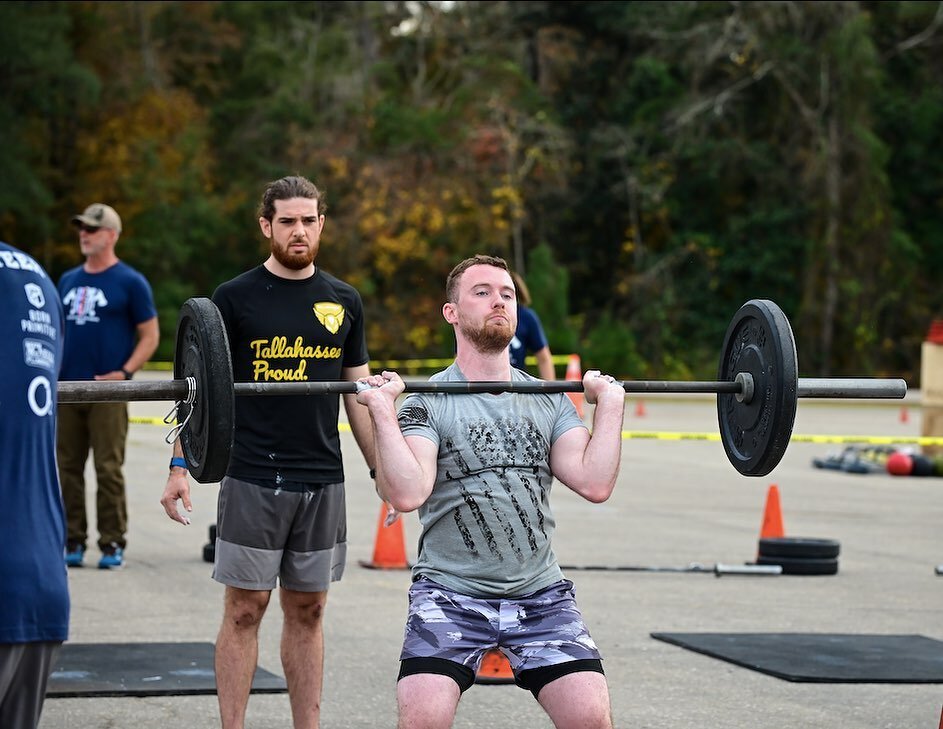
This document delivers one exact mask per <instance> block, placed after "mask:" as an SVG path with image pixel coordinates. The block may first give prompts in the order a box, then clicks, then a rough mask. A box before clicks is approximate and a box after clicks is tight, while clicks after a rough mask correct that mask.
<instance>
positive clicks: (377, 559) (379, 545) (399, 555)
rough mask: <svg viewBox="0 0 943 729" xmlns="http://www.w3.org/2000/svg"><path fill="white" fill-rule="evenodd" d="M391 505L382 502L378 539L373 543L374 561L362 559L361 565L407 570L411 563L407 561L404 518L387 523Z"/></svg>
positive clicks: (373, 567) (381, 568)
mask: <svg viewBox="0 0 943 729" xmlns="http://www.w3.org/2000/svg"><path fill="white" fill-rule="evenodd" d="M388 511H389V506H387V504H386V502H383V503H381V504H380V518H379V520H378V521H377V539H376V542H375V543H374V545H373V561H372V562H366V561H364V560H360V566H361V567H368V568H370V569H376V570H406V569H409V567H410V565H409V563H408V562H407V561H406V538H405V536H404V534H403V518H402V517H400V518H399V519H397V520H396V521H395V522H393V523H392V524H390V525H389V526H387V525H386V515H387V512H388Z"/></svg>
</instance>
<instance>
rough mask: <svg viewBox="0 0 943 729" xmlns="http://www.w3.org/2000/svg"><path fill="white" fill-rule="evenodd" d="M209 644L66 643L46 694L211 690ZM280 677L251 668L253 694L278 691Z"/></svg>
mask: <svg viewBox="0 0 943 729" xmlns="http://www.w3.org/2000/svg"><path fill="white" fill-rule="evenodd" d="M213 650H214V647H213V644H212V643H66V644H65V645H63V646H62V650H61V651H60V652H59V658H58V660H57V661H56V667H55V668H54V669H53V672H52V675H51V676H50V678H49V685H48V688H47V691H46V695H47V696H49V697H51V698H65V697H77V696H182V695H195V694H215V693H216V676H215V673H214V671H213ZM286 690H287V689H286V685H285V680H284V679H283V678H280V677H279V676H276V675H275V674H273V673H269V672H268V671H266V670H265V669H263V668H256V671H255V676H254V677H253V679H252V692H253V693H265V694H271V693H282V692H284V691H286Z"/></svg>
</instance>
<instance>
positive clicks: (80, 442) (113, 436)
mask: <svg viewBox="0 0 943 729" xmlns="http://www.w3.org/2000/svg"><path fill="white" fill-rule="evenodd" d="M58 423H59V424H58V431H57V443H56V455H57V457H58V460H59V481H60V483H61V485H62V501H63V503H64V505H65V513H66V523H67V524H68V535H67V539H68V541H69V542H70V543H77V544H81V545H83V546H84V545H85V540H86V538H87V536H88V519H87V518H86V514H85V462H86V461H87V460H88V451H89V449H90V448H91V450H92V458H93V461H94V464H95V478H96V480H97V481H98V492H97V495H96V499H95V506H96V512H97V513H96V522H97V525H98V546H99V548H104V547H106V546H108V545H109V544H111V543H112V542H114V543H115V544H117V545H118V546H119V547H121V548H122V549H124V547H125V532H126V531H127V530H128V505H127V499H126V496H125V490H124V474H123V473H122V471H121V469H122V466H124V452H125V444H126V442H127V439H128V404H127V403H125V402H93V403H67V404H63V405H60V406H59V412H58Z"/></svg>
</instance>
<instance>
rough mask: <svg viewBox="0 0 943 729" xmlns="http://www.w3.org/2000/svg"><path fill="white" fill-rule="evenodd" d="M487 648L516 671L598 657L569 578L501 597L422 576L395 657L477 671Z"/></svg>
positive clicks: (411, 595) (412, 592) (412, 593)
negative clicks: (447, 662) (470, 592)
mask: <svg viewBox="0 0 943 729" xmlns="http://www.w3.org/2000/svg"><path fill="white" fill-rule="evenodd" d="M492 648H501V649H503V652H504V654H505V655H506V656H507V657H508V661H509V663H510V664H511V669H512V670H513V671H514V674H515V675H517V674H518V673H520V672H521V671H526V670H530V669H532V668H546V667H549V666H556V665H559V664H561V663H566V662H568V661H578V660H600V655H599V651H598V649H597V648H596V644H595V643H594V642H593V639H592V638H591V637H590V635H589V630H587V628H586V625H585V624H584V623H583V616H582V615H581V614H580V611H579V608H578V607H577V605H576V597H575V595H574V591H573V583H572V582H570V581H569V580H562V581H560V582H557V583H556V584H553V585H551V586H550V587H548V588H546V589H544V590H541V591H539V592H536V593H534V594H533V595H528V596H527V597H522V598H504V599H502V598H488V599H483V598H475V597H468V596H466V595H461V594H459V593H457V592H454V591H453V590H450V589H448V588H446V587H443V586H442V585H439V584H437V583H435V582H433V581H431V580H429V579H426V578H424V577H422V578H420V579H418V580H417V581H416V582H414V583H413V584H412V586H411V587H410V588H409V615H408V616H407V618H406V636H405V639H404V641H403V651H402V653H401V654H400V660H408V659H411V658H444V659H446V660H450V661H454V662H456V663H460V664H461V665H463V666H466V667H467V668H470V669H471V670H472V671H477V670H478V667H479V664H480V663H481V659H482V656H483V655H484V654H485V652H487V651H488V650H490V649H492Z"/></svg>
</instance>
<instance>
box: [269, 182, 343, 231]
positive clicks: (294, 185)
mask: <svg viewBox="0 0 943 729" xmlns="http://www.w3.org/2000/svg"><path fill="white" fill-rule="evenodd" d="M295 197H306V198H308V199H309V200H315V201H316V202H317V203H318V215H324V212H325V211H326V210H327V205H326V204H325V202H324V201H323V200H322V199H321V191H320V190H318V188H317V187H315V185H314V183H313V182H311V180H309V179H307V178H305V177H300V176H298V175H291V176H289V177H282V178H281V179H279V180H275V181H273V182H270V183H269V184H268V185H267V186H266V188H265V192H263V193H262V202H261V203H259V217H260V218H265V219H266V220H268V221H269V222H271V220H272V217H273V216H274V215H275V201H276V200H291V199H292V198H295Z"/></svg>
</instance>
